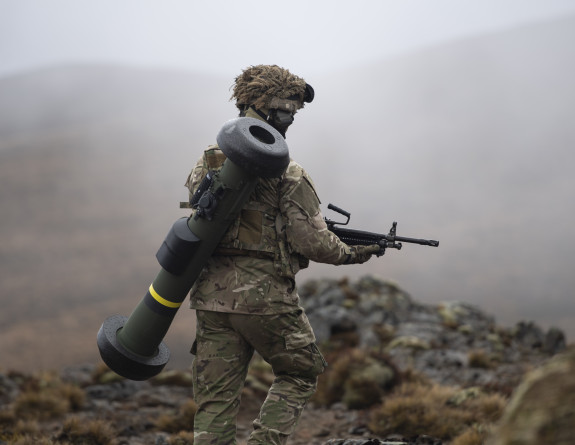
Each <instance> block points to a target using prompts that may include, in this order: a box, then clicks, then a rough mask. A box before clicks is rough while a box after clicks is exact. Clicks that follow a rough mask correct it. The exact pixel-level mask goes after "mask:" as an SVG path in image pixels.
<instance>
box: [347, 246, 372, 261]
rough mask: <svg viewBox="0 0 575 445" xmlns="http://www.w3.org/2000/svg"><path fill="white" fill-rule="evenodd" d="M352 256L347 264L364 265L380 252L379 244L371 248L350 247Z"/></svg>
mask: <svg viewBox="0 0 575 445" xmlns="http://www.w3.org/2000/svg"><path fill="white" fill-rule="evenodd" d="M350 248H351V254H350V256H349V258H348V261H346V264H362V263H365V262H366V261H367V260H369V259H370V258H371V256H372V255H373V254H376V253H378V252H379V250H380V247H379V245H377V244H372V245H371V246H350Z"/></svg>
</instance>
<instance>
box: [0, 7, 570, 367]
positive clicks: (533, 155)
mask: <svg viewBox="0 0 575 445" xmlns="http://www.w3.org/2000/svg"><path fill="white" fill-rule="evenodd" d="M569 3H570V2H546V3H545V4H543V3H540V2H498V3H489V2H487V3H485V2H482V3H481V5H479V4H476V5H472V6H471V5H461V4H459V3H458V2H434V3H433V5H434V8H432V9H428V8H430V7H429V5H428V4H427V3H424V2H409V1H408V2H401V3H399V2H393V3H386V2H377V3H375V2H371V3H370V2H359V3H358V2H355V3H354V6H353V7H351V6H342V5H340V4H339V3H337V2H335V3H333V2H331V3H330V5H331V7H330V8H328V7H327V4H326V3H323V2H314V3H312V4H310V5H308V7H307V8H304V6H303V3H299V2H295V3H294V2H290V8H292V9H290V10H289V11H282V12H281V14H280V13H279V12H277V11H274V10H272V9H270V8H271V7H266V9H265V13H266V14H265V16H264V10H263V9H262V8H261V7H259V8H255V7H253V6H255V5H256V4H257V3H256V2H243V3H242V5H244V7H243V9H241V10H240V9H238V6H237V5H239V4H236V3H231V2H229V3H224V2H210V3H209V4H206V5H204V4H202V5H201V6H198V4H193V3H189V2H187V3H185V4H184V3H178V2H165V3H162V5H169V6H168V7H165V9H164V8H160V9H159V6H154V5H155V4H151V3H143V5H144V6H141V7H140V6H138V5H140V4H141V3H139V2H138V3H137V4H136V3H134V2H122V4H121V5H117V6H115V7H114V8H112V7H111V6H110V5H111V4H109V3H106V2H101V3H100V2H98V4H97V5H96V4H91V5H89V6H88V5H82V7H80V6H78V5H77V4H76V3H75V2H61V1H55V2H51V5H52V8H50V10H47V9H46V7H45V6H40V5H41V4H40V3H39V2H29V1H22V2H1V3H0V6H1V7H2V8H3V11H4V12H6V14H3V15H2V16H0V20H2V21H6V23H5V26H0V172H1V174H0V205H1V207H2V209H3V212H2V219H1V220H0V239H1V243H0V291H1V295H2V296H1V297H0V298H2V301H3V304H4V306H3V311H2V313H1V314H0V326H1V329H0V332H1V333H2V335H1V336H0V351H2V356H3V357H5V358H8V361H3V362H2V363H0V365H1V366H8V365H9V364H10V361H11V362H12V363H14V364H17V365H23V366H25V365H26V366H27V365H29V363H30V362H31V361H32V360H35V362H36V363H40V364H42V363H44V364H49V365H53V363H54V362H53V361H50V359H51V357H50V355H51V350H50V347H54V346H56V347H58V346H59V345H61V344H62V342H63V341H65V342H66V345H67V347H66V348H64V349H66V351H61V353H62V354H64V352H69V354H71V355H72V357H71V358H69V360H85V359H86V357H89V358H90V359H92V358H94V357H95V356H96V354H97V351H96V349H95V347H94V345H93V340H94V339H93V337H94V335H95V332H96V331H97V329H98V327H99V323H100V322H101V321H102V320H103V318H104V317H105V316H107V315H110V314H111V312H113V311H120V312H121V313H126V312H129V311H130V310H131V309H132V308H133V306H134V305H135V304H136V303H137V302H138V301H139V298H140V297H141V295H142V292H144V291H145V289H146V288H147V286H148V285H149V282H150V280H152V279H153V274H154V273H155V271H156V270H157V263H156V261H155V258H154V254H155V252H156V250H157V247H158V245H159V243H160V242H161V240H162V239H163V237H164V236H165V233H166V231H167V229H168V228H169V227H170V225H171V223H172V222H173V221H174V220H175V218H177V217H179V216H182V211H181V210H179V209H178V207H177V203H178V202H179V201H180V200H184V199H185V198H186V195H185V190H184V188H183V186H182V184H183V182H184V180H185V177H186V176H187V174H188V172H189V169H190V168H191V166H192V165H193V163H194V162H195V160H196V158H197V157H198V156H199V154H200V153H201V150H202V149H203V148H204V147H205V146H207V145H208V144H210V143H212V142H213V140H214V137H215V134H216V132H217V131H218V129H219V127H220V126H221V124H222V123H223V122H224V121H225V120H226V119H229V118H231V117H234V116H235V113H236V112H235V108H234V106H233V104H232V103H231V102H229V100H228V99H229V95H230V91H229V88H230V86H231V85H232V82H233V78H234V76H236V75H237V74H238V73H239V71H240V70H241V69H242V68H243V67H245V66H248V65H251V64H257V63H278V64H280V65H283V66H285V67H287V68H289V69H290V70H292V71H293V72H294V73H296V74H298V75H301V76H303V77H305V78H306V80H307V81H308V82H309V83H311V84H312V85H313V86H314V88H315V90H316V99H315V100H314V102H313V103H312V104H308V105H307V106H306V107H305V108H304V109H303V110H301V111H300V112H299V113H298V114H297V116H296V122H295V124H294V125H293V127H292V128H290V130H289V132H288V138H287V142H288V145H289V147H290V153H291V155H292V156H293V157H294V158H295V159H297V160H298V162H300V163H301V164H302V165H304V166H305V168H306V169H307V170H308V172H309V173H310V174H311V176H312V177H313V179H314V182H315V184H316V187H317V190H318V192H319V195H320V197H321V199H322V210H323V211H324V213H325V215H326V216H328V217H330V218H334V219H337V215H334V214H333V213H331V212H329V211H328V210H327V204H328V203H329V202H332V203H334V204H336V205H338V206H339V207H342V208H344V209H346V210H348V211H350V212H351V213H352V219H351V222H350V227H352V228H358V229H363V230H371V231H376V232H387V231H388V230H389V228H390V227H391V223H392V222H393V221H397V222H398V234H400V235H402V236H408V237H416V238H419V237H422V238H432V239H438V240H439V241H440V246H439V247H438V248H431V247H423V246H415V245H413V246H411V245H404V248H403V249H402V250H401V251H389V252H388V253H386V255H385V256H384V257H383V258H379V259H374V260H373V261H370V262H369V263H367V264H365V265H361V266H352V267H346V268H341V267H332V266H323V265H316V264H314V265H312V267H310V269H309V270H306V271H303V272H302V273H301V275H300V276H299V280H300V281H304V280H307V279H311V278H317V277H333V278H342V277H344V276H348V277H350V278H351V279H353V278H355V277H358V276H360V275H364V274H366V273H375V274H378V275H380V276H382V277H384V278H387V279H392V280H395V281H397V282H398V283H399V284H400V286H401V287H403V288H404V289H405V290H407V291H408V292H409V293H410V294H412V296H413V297H414V298H415V299H416V300H421V301H425V302H429V303H435V302H439V301H442V300H463V301H468V302H471V303H473V304H476V305H478V306H479V307H481V308H482V309H484V310H485V311H487V312H489V313H493V314H494V315H495V316H496V318H497V320H498V321H499V322H501V323H503V324H506V325H513V324H514V323H515V322H517V321H519V320H521V319H533V320H536V321H537V322H538V323H540V324H541V325H542V326H544V327H549V326H559V327H560V328H562V329H564V330H565V332H566V333H567V334H568V337H569V339H570V340H572V338H573V336H575V330H574V328H573V326H574V324H573V321H575V303H574V301H573V289H574V288H575V275H574V274H573V273H572V269H573V264H575V253H574V252H575V241H573V239H572V238H571V237H570V236H569V234H570V232H569V231H570V228H571V227H572V226H573V223H574V222H575V218H574V215H573V205H572V202H571V201H572V195H573V191H574V189H575V179H574V177H573V174H572V171H571V170H572V167H571V166H572V165H573V162H574V161H575V154H574V153H573V146H574V145H575V144H574V143H575V127H573V125H572V116H573V115H575V110H574V107H575V105H574V104H575V86H574V84H573V81H572V79H573V78H574V75H575V50H574V48H573V47H572V45H571V42H573V41H574V39H575V32H574V31H573V30H574V29H575V26H574V24H575V5H573V7H572V6H571V5H570V4H569ZM158 5H159V4H158ZM346 5H347V4H346ZM398 5H401V6H398ZM520 5H521V6H520ZM260 6H261V5H260ZM276 7H277V6H275V4H274V8H276ZM302 10H305V11H306V13H307V17H311V18H312V19H311V20H309V19H308V20H307V21H305V20H303V16H302V14H301V12H300V11H302ZM446 11H449V12H450V14H446ZM224 12H225V14H224ZM6 17H10V18H11V20H7V19H6ZM271 17H273V19H271ZM264 18H266V19H268V20H269V21H271V22H273V23H274V24H275V25H274V26H272V25H270V24H265V25H263V26H256V25H255V22H265V20H264ZM8 21H9V23H8ZM302 21H303V22H305V26H304V25H301V26H300V25H298V24H299V23H300V22H302ZM169 25H172V26H169ZM271 28H273V29H274V32H270V31H269V29H271ZM279 29H282V31H283V32H281V33H279V32H278V30H279ZM237 36H242V37H241V38H238V37H237ZM254 42H257V43H254ZM182 312H183V311H182ZM186 315H187V314H186ZM178 316H179V317H180V314H178ZM182 317H184V315H182ZM171 335H172V339H171V341H172V342H174V341H180V342H184V343H185V344H188V343H190V337H191V336H192V335H193V330H192V329H191V328H190V326H189V321H184V322H183V323H181V324H180V325H178V326H175V327H174V329H173V333H171ZM175 335H178V336H179V338H178V339H177V340H175V339H174V336H175ZM21 351H25V352H24V353H28V355H29V356H30V359H29V361H26V360H24V359H22V360H20V359H17V357H16V356H17V355H18V354H23V353H22V352H21ZM85 351H90V353H89V354H88V355H86V354H85ZM5 360H6V359H5Z"/></svg>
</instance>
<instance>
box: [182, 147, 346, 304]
mask: <svg viewBox="0 0 575 445" xmlns="http://www.w3.org/2000/svg"><path fill="white" fill-rule="evenodd" d="M225 159H226V157H225V155H224V154H223V153H222V152H221V150H219V148H218V147H217V146H211V147H209V148H208V150H206V151H205V152H204V155H203V157H202V158H201V159H200V160H199V161H198V163H197V165H196V166H195V168H194V169H193V170H192V172H191V173H190V175H189V176H188V180H187V181H186V186H187V187H188V189H189V190H190V197H191V196H192V195H193V193H194V192H195V191H196V189H197V188H198V186H199V184H200V183H201V181H202V179H203V178H204V177H205V176H206V174H207V173H208V171H212V170H217V169H219V168H221V166H222V164H223V162H224V161H225ZM319 204H320V201H319V198H318V197H317V194H316V191H315V189H314V185H313V183H312V180H311V178H310V177H309V176H308V174H307V173H306V172H305V170H304V169H303V168H302V167H301V166H300V165H299V164H297V163H296V162H294V161H291V162H290V163H289V165H288V167H287V169H286V171H285V172H284V174H283V175H282V176H281V177H280V178H271V179H264V178H262V179H260V180H259V182H258V184H257V186H256V188H255V190H254V192H253V193H252V196H251V197H250V200H249V202H248V203H247V204H246V205H245V206H244V208H243V210H242V211H241V213H240V215H239V217H238V218H237V219H236V221H235V222H234V223H232V225H231V227H230V228H229V229H228V231H227V232H226V234H225V235H224V238H223V239H222V241H221V242H220V244H219V246H218V248H217V249H216V252H215V253H214V255H213V256H212V257H211V258H210V259H209V260H208V262H207V264H206V266H205V267H204V269H203V270H202V272H201V274H200V276H199V277H198V279H197V280H196V283H195V284H194V286H193V287H192V290H191V307H192V308H193V309H200V310H208V311H219V312H234V313H242V314H278V313H285V312H291V311H293V310H294V309H296V308H297V307H298V306H299V296H298V294H297V290H296V286H295V275H296V273H297V272H298V271H299V270H301V269H302V268H305V267H307V266H308V264H309V260H312V261H316V262H320V263H328V264H336V265H337V264H344V263H345V262H346V261H347V260H348V259H349V256H350V253H351V250H350V247H349V246H347V245H346V244H344V243H343V242H341V241H340V240H339V238H338V237H337V236H335V235H334V234H333V233H332V232H330V231H329V230H328V229H327V226H326V224H325V221H324V219H323V216H322V214H321V212H320V208H319Z"/></svg>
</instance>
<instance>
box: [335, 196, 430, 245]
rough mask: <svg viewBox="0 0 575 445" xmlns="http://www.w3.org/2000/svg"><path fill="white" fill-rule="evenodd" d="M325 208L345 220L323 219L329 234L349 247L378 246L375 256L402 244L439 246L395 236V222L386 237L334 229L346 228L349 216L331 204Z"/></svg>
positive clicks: (358, 231)
mask: <svg viewBox="0 0 575 445" xmlns="http://www.w3.org/2000/svg"><path fill="white" fill-rule="evenodd" d="M327 208H328V209H330V210H333V211H334V212H337V213H339V214H340V215H343V216H345V217H346V218H347V220H346V221H345V222H336V221H333V220H331V219H327V218H325V217H324V220H325V222H326V224H327V228H328V229H329V230H330V231H331V232H333V233H334V234H335V235H336V236H337V237H338V238H339V239H340V240H342V241H343V242H344V243H346V244H349V245H361V246H369V245H372V244H378V245H379V247H380V250H379V252H378V253H377V256H381V255H383V254H384V253H385V249H387V248H390V249H397V250H399V249H401V246H402V245H401V243H402V242H403V243H413V244H420V245H422V246H432V247H437V246H439V241H435V240H430V239H417V238H405V237H403V236H397V234H396V231H397V223H396V222H394V223H393V225H392V226H391V229H390V230H389V233H388V234H387V235H384V234H382V233H373V232H365V231H363V230H353V229H345V228H343V227H336V226H346V225H347V223H348V222H349V219H350V218H351V214H350V213H349V212H346V211H345V210H343V209H340V208H339V207H336V206H334V205H333V204H328V206H327Z"/></svg>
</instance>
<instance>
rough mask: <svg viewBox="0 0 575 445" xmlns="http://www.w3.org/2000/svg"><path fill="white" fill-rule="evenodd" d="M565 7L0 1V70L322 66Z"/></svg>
mask: <svg viewBox="0 0 575 445" xmlns="http://www.w3.org/2000/svg"><path fill="white" fill-rule="evenodd" d="M568 14H575V2H574V1H573V0H481V1H471V0H468V1H461V0H393V1H390V0H377V1H376V0H372V1H364V0H355V1H352V2H350V1H348V0H345V1H339V0H331V1H324V0H312V1H310V0H290V1H285V2H264V1H256V0H243V1H232V0H228V1H223V0H210V1H207V0H203V1H193V0H162V1H160V0H156V1H149V0H98V1H87V0H50V1H47V0H0V76H6V75H10V74H15V73H19V72H22V71H26V70H29V69H35V68H39V67H43V66H50V65H58V64H76V63H102V62H103V63H112V64H124V65H136V66H152V67H163V68H183V69H187V70H195V71H203V72H211V73H216V74H222V75H225V76H228V77H229V76H234V75H236V74H237V73H238V71H239V70H241V69H242V68H244V67H246V66H249V65H254V64H259V63H276V64H278V65H281V66H284V67H287V68H289V69H290V70H292V71H293V72H296V73H302V75H303V73H305V75H310V74H324V73H326V72H329V71H330V70H332V69H342V68H347V67H350V66H354V65H357V64H361V63H367V62H372V61H373V60H377V59H380V58H384V57H388V56H392V55H394V54H398V53H401V52H404V51H410V50H414V49H417V48H421V47H425V46H430V45H434V44H437V43H442V42H445V41H447V40H451V39H454V38H461V37H465V36H472V35H476V34H480V33H485V32H490V31H497V30H501V29H505V28H510V27H513V26H518V25H521V24H524V23H529V22H535V21H541V20H546V19H553V18H557V17H560V16H562V15H568Z"/></svg>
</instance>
